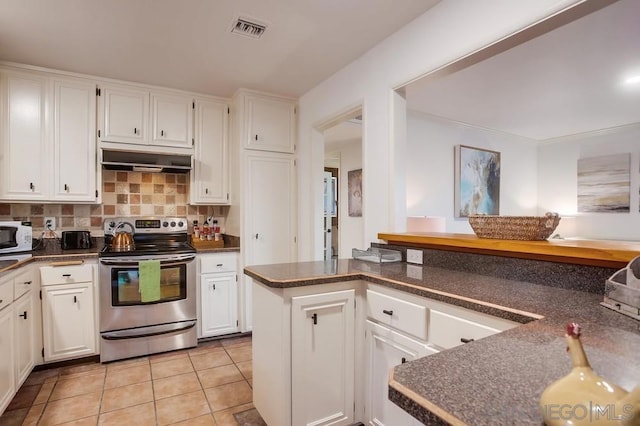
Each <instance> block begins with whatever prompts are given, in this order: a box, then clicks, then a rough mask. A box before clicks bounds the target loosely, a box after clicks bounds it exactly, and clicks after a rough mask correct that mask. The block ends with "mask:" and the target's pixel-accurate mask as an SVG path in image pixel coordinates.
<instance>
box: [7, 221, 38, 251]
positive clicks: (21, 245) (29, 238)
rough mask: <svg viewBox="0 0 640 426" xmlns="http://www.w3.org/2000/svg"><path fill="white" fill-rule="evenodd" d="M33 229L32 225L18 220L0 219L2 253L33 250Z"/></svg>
mask: <svg viewBox="0 0 640 426" xmlns="http://www.w3.org/2000/svg"><path fill="white" fill-rule="evenodd" d="M32 249H33V231H32V228H31V225H25V224H23V222H18V221H15V222H13V221H7V222H2V221H0V254H4V253H16V252H20V251H31V250H32Z"/></svg>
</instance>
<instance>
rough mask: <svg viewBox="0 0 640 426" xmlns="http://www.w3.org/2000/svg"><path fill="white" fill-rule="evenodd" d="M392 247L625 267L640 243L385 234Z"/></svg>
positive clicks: (465, 235)
mask: <svg viewBox="0 0 640 426" xmlns="http://www.w3.org/2000/svg"><path fill="white" fill-rule="evenodd" d="M378 238H379V239H381V240H385V241H387V242H388V243H389V244H393V245H399V246H411V247H421V248H430V249H436V250H448V251H459V252H466V253H479V254H491V255H495V256H505V257H517V258H521V259H536V260H546V261H551V262H560V263H572V264H578V265H590V266H601V267H608V268H623V267H625V266H626V265H627V264H628V263H629V261H631V260H632V259H633V258H635V257H637V256H640V244H639V243H635V242H628V241H595V240H548V241H518V240H494V239H485V238H478V237H476V236H475V235H471V234H450V233H400V234H395V233H385V232H381V233H379V234H378Z"/></svg>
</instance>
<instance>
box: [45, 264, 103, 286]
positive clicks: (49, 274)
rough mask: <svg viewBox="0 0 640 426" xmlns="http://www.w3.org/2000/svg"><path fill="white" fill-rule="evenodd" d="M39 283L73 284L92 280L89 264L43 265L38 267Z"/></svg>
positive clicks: (91, 269)
mask: <svg viewBox="0 0 640 426" xmlns="http://www.w3.org/2000/svg"><path fill="white" fill-rule="evenodd" d="M40 278H41V282H40V284H41V285H43V286H45V285H55V284H73V283H86V282H92V281H93V268H92V267H91V265H77V266H43V267H41V268H40Z"/></svg>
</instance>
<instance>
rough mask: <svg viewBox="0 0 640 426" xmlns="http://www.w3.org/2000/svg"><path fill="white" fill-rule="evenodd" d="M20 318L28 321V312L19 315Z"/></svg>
mask: <svg viewBox="0 0 640 426" xmlns="http://www.w3.org/2000/svg"><path fill="white" fill-rule="evenodd" d="M18 316H19V317H20V318H24V319H27V311H24V313H23V314H20V315H18Z"/></svg>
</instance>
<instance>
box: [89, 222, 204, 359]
mask: <svg viewBox="0 0 640 426" xmlns="http://www.w3.org/2000/svg"><path fill="white" fill-rule="evenodd" d="M103 228H104V234H105V247H104V249H103V250H102V251H101V252H100V254H99V260H100V336H101V341H100V361H102V362H108V361H114V360H117V359H123V358H131V357H135V356H141V355H148V354H152V353H158V352H166V351H170V350H175V349H182V348H188V347H193V346H196V345H197V336H196V329H197V328H196V321H197V320H196V309H197V308H196V266H195V265H196V263H195V258H196V254H195V253H196V250H195V249H194V248H193V247H192V246H191V244H190V243H189V235H188V233H187V219H186V218H176V217H168V218H162V217H116V218H110V219H107V220H105V221H104V226H103ZM125 231H126V232H129V233H132V234H133V241H134V243H135V247H134V248H132V250H130V251H117V250H116V249H117V247H112V242H113V236H114V234H115V233H116V232H125ZM147 260H157V261H159V264H160V266H159V281H160V282H159V291H158V288H157V286H158V284H157V278H158V270H157V262H156V265H153V267H155V268H156V269H155V272H156V274H155V284H154V285H155V286H156V287H155V289H154V290H155V297H153V298H151V299H149V298H146V299H145V297H144V296H143V293H144V292H145V290H146V287H145V286H147V285H148V284H147V282H148V281H147V280H148V278H146V277H145V278H144V279H143V283H141V279H140V266H141V262H144V261H147ZM143 267H147V265H145V266H143Z"/></svg>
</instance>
